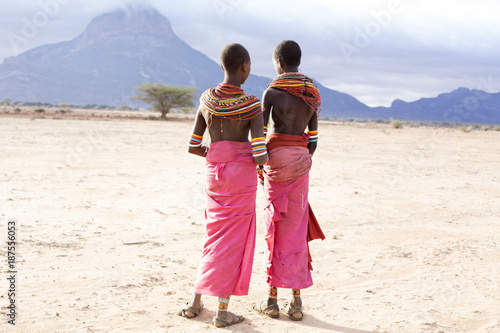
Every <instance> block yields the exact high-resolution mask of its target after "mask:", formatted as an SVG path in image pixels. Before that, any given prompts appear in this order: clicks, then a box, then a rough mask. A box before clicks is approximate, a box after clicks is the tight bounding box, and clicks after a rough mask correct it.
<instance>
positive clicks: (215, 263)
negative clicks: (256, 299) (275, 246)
mask: <svg viewBox="0 0 500 333" xmlns="http://www.w3.org/2000/svg"><path fill="white" fill-rule="evenodd" d="M206 160H207V163H206V166H207V173H206V188H205V192H206V200H207V203H206V209H205V219H206V223H207V225H206V231H207V234H206V237H205V244H204V246H203V253H202V257H201V260H200V264H199V268H198V276H197V279H196V283H195V293H197V294H203V295H209V296H217V297H227V296H231V295H238V296H241V295H247V294H248V288H249V284H250V275H251V273H252V265H253V257H254V251H255V232H256V230H255V227H256V222H255V221H256V215H255V199H256V191H257V176H256V173H255V167H256V164H255V162H254V160H253V156H252V147H251V144H250V143H249V142H234V141H218V142H214V143H212V144H211V145H210V149H209V151H208V154H207V159H206Z"/></svg>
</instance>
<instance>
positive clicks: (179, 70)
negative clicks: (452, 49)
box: [0, 5, 367, 110]
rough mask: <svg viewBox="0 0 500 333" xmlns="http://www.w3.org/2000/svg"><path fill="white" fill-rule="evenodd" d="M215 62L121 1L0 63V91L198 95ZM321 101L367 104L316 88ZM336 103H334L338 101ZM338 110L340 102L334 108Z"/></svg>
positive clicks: (65, 99)
mask: <svg viewBox="0 0 500 333" xmlns="http://www.w3.org/2000/svg"><path fill="white" fill-rule="evenodd" d="M223 77H224V74H223V72H222V70H221V69H220V65H219V64H218V63H216V62H214V61H212V60H211V59H209V58H208V57H207V56H206V55H204V54H203V53H201V52H199V51H197V50H195V49H193V48H192V47H190V46H189V45H188V44H186V43H185V42H184V41H182V40H181V39H180V38H179V37H177V36H176V35H175V33H174V31H173V30H172V27H171V25H170V22H169V20H168V19H167V18H166V17H164V16H163V15H161V14H160V13H159V12H158V11H157V10H155V9H153V8H151V7H147V6H138V5H135V6H129V7H128V8H127V9H119V10H116V11H113V12H109V13H105V14H103V15H100V16H98V17H96V18H94V19H93V20H92V21H91V22H90V24H89V25H88V26H87V28H86V29H85V31H84V32H83V33H82V34H81V35H79V36H77V37H76V38H74V39H73V40H71V41H66V42H61V43H56V44H51V45H43V46H39V47H37V48H34V49H31V50H29V51H27V52H24V53H22V54H20V55H19V56H17V57H10V58H7V59H5V61H4V62H3V63H2V64H0V97H2V98H10V99H11V100H13V101H23V102H48V103H53V104H58V103H68V104H77V105H85V104H98V105H115V106H116V105H120V104H126V105H138V104H141V102H137V101H132V100H130V96H131V95H133V89H132V88H133V87H135V86H138V85H142V84H144V83H146V82H159V83H163V84H168V85H182V86H196V87H198V91H197V93H198V95H201V93H202V92H203V91H204V90H205V89H207V88H209V87H212V86H216V85H217V84H219V83H220V82H221V81H222V79H223ZM270 80H271V79H270V78H265V77H261V76H256V75H251V76H250V77H249V78H248V80H247V82H246V83H245V85H244V87H243V88H244V89H245V91H246V92H248V93H251V94H254V95H257V96H258V97H260V96H262V93H263V91H264V89H265V88H266V86H267V84H268V83H269V82H270ZM321 90H322V93H323V99H324V100H325V101H326V102H327V103H326V104H327V105H335V106H334V107H332V110H336V109H338V107H337V105H346V106H349V107H352V105H356V106H359V107H360V108H361V109H366V108H367V106H366V105H364V104H362V103H360V102H359V101H357V100H356V99H354V98H353V97H351V96H349V95H347V94H342V93H339V92H335V91H332V90H329V89H327V88H325V87H322V86H321ZM338 101H340V104H339V102H338ZM340 109H342V107H340Z"/></svg>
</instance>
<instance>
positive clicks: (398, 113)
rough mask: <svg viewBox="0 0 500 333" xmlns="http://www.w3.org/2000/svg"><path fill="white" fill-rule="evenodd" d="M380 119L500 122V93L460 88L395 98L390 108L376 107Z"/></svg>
mask: <svg viewBox="0 0 500 333" xmlns="http://www.w3.org/2000/svg"><path fill="white" fill-rule="evenodd" d="M373 112H374V113H375V114H376V115H377V116H378V117H379V118H380V119H388V118H394V119H400V120H413V121H441V122H458V123H480V124H500V93H494V94H490V93H487V92H484V91H481V90H470V89H467V88H459V89H457V90H454V91H452V92H450V93H444V94H440V95H439V96H437V97H435V98H422V99H419V100H418V101H415V102H409V103H408V102H404V101H402V100H395V101H394V102H393V103H392V105H391V106H390V107H389V108H385V107H377V108H373Z"/></svg>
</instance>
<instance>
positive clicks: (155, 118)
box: [144, 116, 164, 120]
mask: <svg viewBox="0 0 500 333" xmlns="http://www.w3.org/2000/svg"><path fill="white" fill-rule="evenodd" d="M144 119H145V120H164V119H163V118H162V117H157V116H147V117H145V118H144Z"/></svg>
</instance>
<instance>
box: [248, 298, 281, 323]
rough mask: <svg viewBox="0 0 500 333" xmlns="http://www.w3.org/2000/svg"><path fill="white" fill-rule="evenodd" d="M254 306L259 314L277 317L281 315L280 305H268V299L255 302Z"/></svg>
mask: <svg viewBox="0 0 500 333" xmlns="http://www.w3.org/2000/svg"><path fill="white" fill-rule="evenodd" d="M252 308H253V309H254V310H255V311H257V312H258V313H259V314H263V315H265V316H268V317H269V318H273V319H277V318H279V317H280V307H279V306H278V304H272V305H267V300H264V301H260V302H257V303H254V304H253V306H252Z"/></svg>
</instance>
